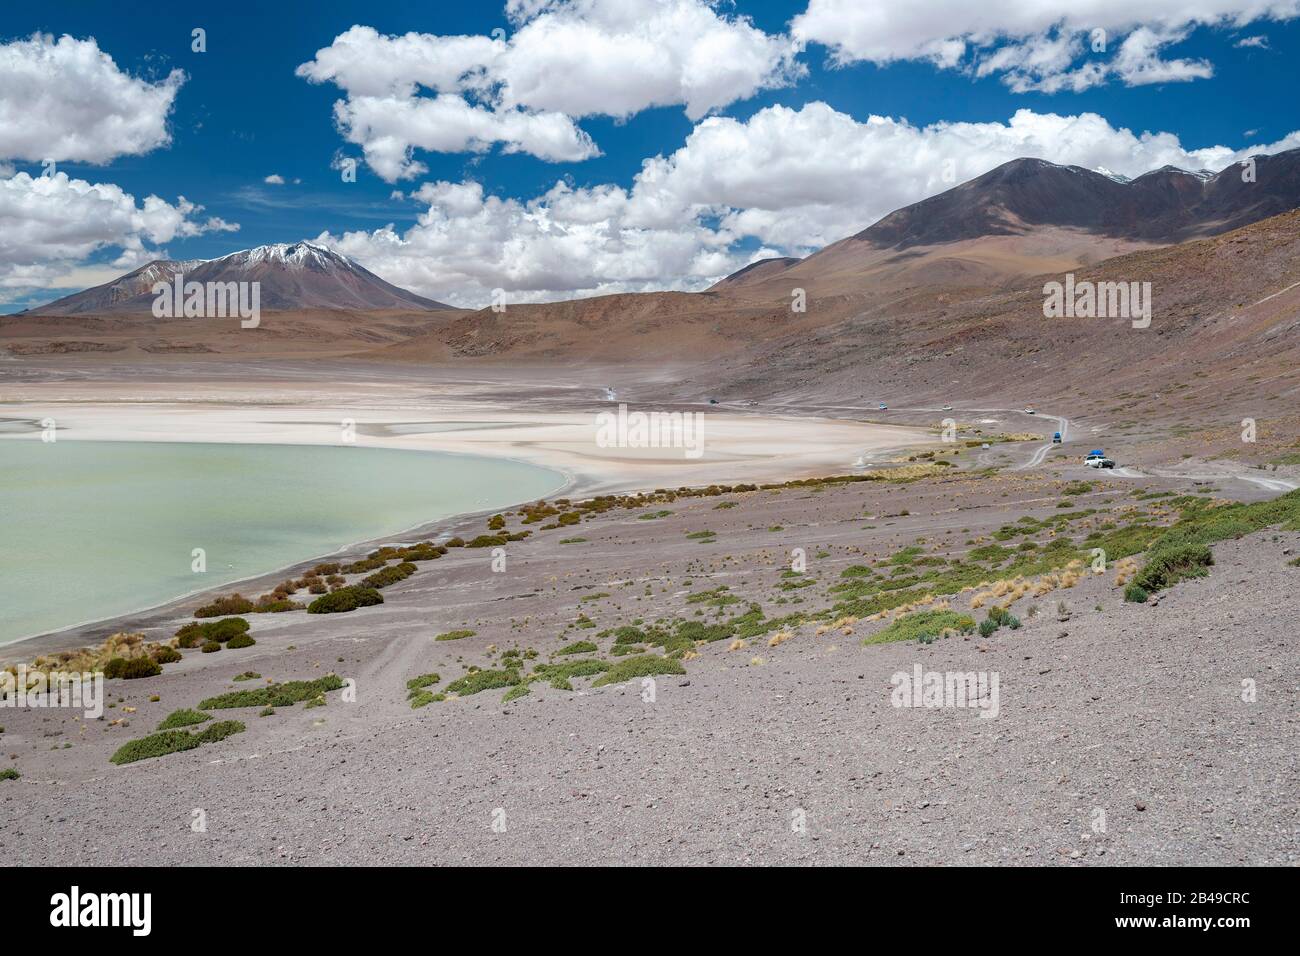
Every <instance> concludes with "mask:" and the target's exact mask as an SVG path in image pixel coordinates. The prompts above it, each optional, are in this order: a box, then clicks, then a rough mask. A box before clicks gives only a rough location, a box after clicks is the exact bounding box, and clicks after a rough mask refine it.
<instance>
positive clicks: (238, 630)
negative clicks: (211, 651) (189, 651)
mask: <svg viewBox="0 0 1300 956" xmlns="http://www.w3.org/2000/svg"><path fill="white" fill-rule="evenodd" d="M247 631H248V621H246V620H244V619H243V618H242V617H227V618H223V619H222V620H220V621H205V622H203V623H199V622H198V621H191V622H190V623H189V624H186V625H184V626H183V627H181V629H180V630H179V631H177V632H176V643H177V645H179V646H180V647H198V646H199V645H200V644H203V643H205V642H207V641H216V642H218V643H222V642H224V641H228V640H230V639H231V638H232V637H237V636H239V635H240V634H244V633H246V632H247Z"/></svg>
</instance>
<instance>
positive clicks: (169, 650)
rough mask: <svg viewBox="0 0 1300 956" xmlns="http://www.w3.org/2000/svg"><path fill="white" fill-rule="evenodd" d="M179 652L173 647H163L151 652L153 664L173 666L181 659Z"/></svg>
mask: <svg viewBox="0 0 1300 956" xmlns="http://www.w3.org/2000/svg"><path fill="white" fill-rule="evenodd" d="M181 656H182V655H181V652H180V651H178V650H176V648H174V647H168V646H167V645H165V644H164V645H163V646H161V647H159V648H158V649H156V650H155V651H154V652H153V659H154V663H155V664H175V663H176V662H177V661H179V660H180V659H181Z"/></svg>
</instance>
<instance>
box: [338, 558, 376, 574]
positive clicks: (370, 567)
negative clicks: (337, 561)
mask: <svg viewBox="0 0 1300 956" xmlns="http://www.w3.org/2000/svg"><path fill="white" fill-rule="evenodd" d="M386 563H387V562H386V561H385V560H384V559H383V558H366V559H364V560H362V561H353V562H352V563H351V564H345V565H343V567H342V568H340V569H339V570H340V571H341V572H342V573H343V574H364V573H365V572H366V571H374V570H375V569H376V568H382V567H383V566H384V565H385V564H386Z"/></svg>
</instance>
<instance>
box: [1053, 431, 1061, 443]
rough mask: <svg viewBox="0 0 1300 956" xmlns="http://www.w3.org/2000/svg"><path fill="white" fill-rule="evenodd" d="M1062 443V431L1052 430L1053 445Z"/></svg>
mask: <svg viewBox="0 0 1300 956" xmlns="http://www.w3.org/2000/svg"><path fill="white" fill-rule="evenodd" d="M1060 443H1061V433H1060V432H1052V444H1053V445H1059V444H1060Z"/></svg>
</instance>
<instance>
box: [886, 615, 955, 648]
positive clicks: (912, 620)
mask: <svg viewBox="0 0 1300 956" xmlns="http://www.w3.org/2000/svg"><path fill="white" fill-rule="evenodd" d="M974 629H975V619H974V618H973V617H971V616H970V615H969V614H959V613H958V612H956V611H914V612H913V613H911V614H904V615H903V616H902V617H900V618H897V619H896V620H894V621H893V622H892V623H891V624H890V625H889V626H888V627H886V628H884V629H883V630H881V631H878V632H876V633H875V634H872V635H871V636H870V637H867V638H865V639H864V640H863V641H862V643H863V645H864V646H866V645H869V644H888V643H891V642H893V641H919V642H920V643H922V644H929V643H930V642H931V641H933V640H934V639H935V638H937V637H939V636H940V635H941V634H943V632H944V631H948V630H952V631H958V632H960V633H963V634H968V633H970V632H971V631H973V630H974Z"/></svg>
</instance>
